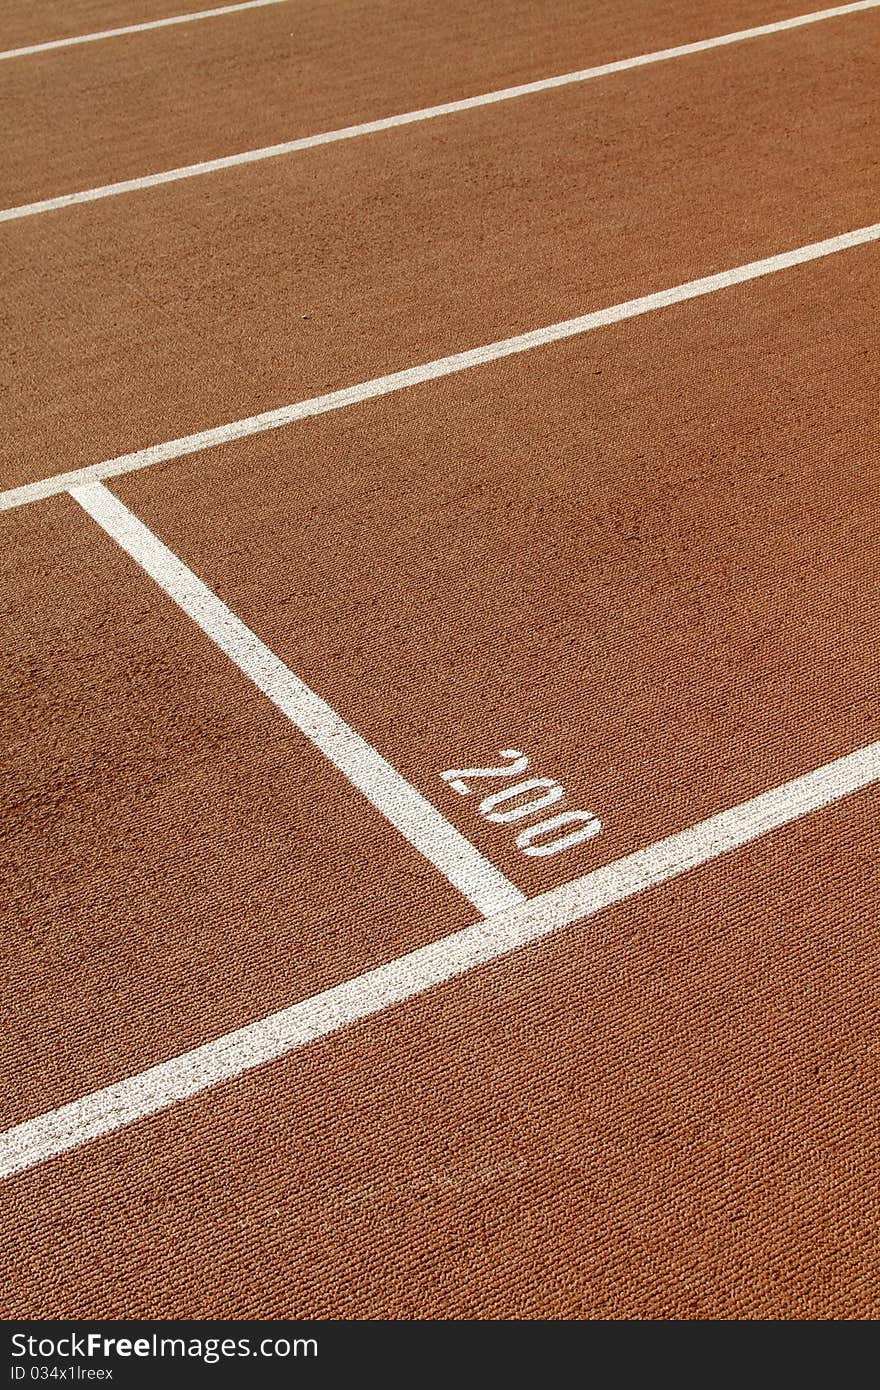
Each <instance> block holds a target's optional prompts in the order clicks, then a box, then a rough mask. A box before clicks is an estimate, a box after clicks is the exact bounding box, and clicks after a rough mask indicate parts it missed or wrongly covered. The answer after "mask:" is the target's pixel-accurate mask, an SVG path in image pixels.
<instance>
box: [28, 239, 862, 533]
mask: <svg viewBox="0 0 880 1390" xmlns="http://www.w3.org/2000/svg"><path fill="white" fill-rule="evenodd" d="M878 238H880V222H875V223H874V224H873V225H872V226H870V227H859V228H858V229H857V230H855V231H852V232H843V233H842V234H841V235H840V236H834V237H829V238H828V239H827V240H826V241H816V242H811V243H810V244H809V245H807V246H799V247H797V249H796V250H794V251H783V252H781V253H779V254H778V255H775V256H767V257H766V258H765V259H764V260H760V261H750V262H749V263H748V264H747V265H740V266H735V267H734V268H733V269H731V270H722V271H720V272H719V273H718V274H717V275H706V276H704V277H703V278H702V279H699V280H688V281H687V282H686V283H685V284H682V285H675V286H673V287H672V288H671V289H666V290H659V291H657V292H656V293H654V294H647V295H644V296H642V298H640V299H628V300H625V301H624V302H623V303H622V304H612V305H611V306H610V308H607V309H597V310H596V311H595V312H594V313H590V314H582V315H581V316H579V317H578V318H573V319H564V320H563V321H562V322H561V323H551V324H550V325H549V326H548V327H546V328H536V329H533V330H532V331H530V332H528V333H520V334H518V335H517V336H516V337H514V338H503V339H501V340H500V341H499V342H495V343H486V344H484V345H483V346H482V347H476V348H470V349H468V350H467V351H466V352H456V353H453V354H452V355H451V356H449V357H440V358H437V359H436V360H435V361H433V362H424V363H422V364H421V365H420V366H417V367H407V368H406V369H405V370H404V371H400V372H391V373H390V374H389V375H388V376H380V377H375V378H374V379H373V380H372V381H363V382H361V383H360V384H359V385H357V386H346V387H343V388H342V389H341V390H339V391H331V392H330V393H329V394H328V395H326V396H314V397H312V398H311V399H310V400H305V401H297V402H295V403H294V404H293V405H284V406H280V407H279V408H278V409H276V410H266V411H263V412H262V413H261V414H259V415H249V416H246V417H245V418H244V419H241V420H232V421H231V422H230V423H228V424H225V425H217V426H215V427H214V428H213V429H208V430H201V431H200V432H199V433H198V434H188V435H185V436H183V438H181V439H171V440H168V441H167V443H165V444H153V445H151V446H150V447H149V448H146V449H138V450H137V451H136V452H135V453H133V454H122V455H120V456H119V457H118V458H113V459H108V460H107V461H106V462H104V463H94V464H89V465H87V466H86V467H85V468H76V469H73V470H72V471H71V472H69V473H57V474H55V476H54V477H49V478H40V479H38V480H37V481H35V482H32V483H24V484H22V486H20V487H14V488H9V489H7V491H5V492H0V511H6V510H8V509H10V508H12V507H22V506H25V505H26V504H27V503H28V502H36V501H38V500H39V499H40V498H42V497H51V496H53V495H54V494H55V493H59V492H67V491H68V490H69V489H70V488H71V487H76V486H78V485H80V484H82V483H88V482H95V481H98V480H100V479H102V478H112V477H116V476H117V475H118V474H120V473H131V472H134V471H136V470H137V469H139V468H149V467H150V466H151V465H153V464H156V463H164V462H165V461H166V460H168V459H175V458H183V457H184V455H186V454H196V453H199V452H200V451H201V450H203V449H211V448H214V447H215V446H216V445H218V444H229V443H231V442H232V441H233V440H236V439H246V438H247V437H248V436H249V435H253V434H262V433H264V432H265V431H266V430H277V429H281V428H283V426H285V425H289V424H292V423H293V422H294V421H296V420H305V419H308V418H309V417H310V416H312V415H323V414H326V413H327V412H328V411H331V410H342V409H344V408H345V407H347V406H351V405H357V404H359V403H360V402H361V401H368V400H373V399H375V398H376V397H377V396H387V395H389V394H390V393H391V392H393V391H403V390H405V389H407V388H408V387H410V386H418V385H420V384H422V383H423V382H427V381H436V380H437V379H438V378H440V377H445V376H451V375H453V374H454V373H456V372H463V371H466V370H468V369H469V368H471V367H480V366H483V365H485V364H486V363H487V362H494V361H496V360H497V359H498V358H501V357H511V356H513V355H514V354H515V353H519V352H530V351H531V350H532V349H533V348H540V347H546V346H547V345H548V344H549V343H557V342H561V341H562V340H563V339H565V338H574V337H577V336H578V335H580V334H582V333H591V332H592V331H593V330H594V329H596V328H603V327H606V326H607V325H609V324H612V323H621V322H622V321H623V320H625V319H631V318H637V317H638V316H639V315H640V314H649V313H653V311H654V310H655V309H666V308H669V307H670V306H671V305H673V304H681V303H683V302H684V301H685V300H688V299H697V298H699V297H700V296H701V295H706V294H714V293H715V292H716V291H717V290H725V289H729V288H730V287H731V286H733V285H741V284H743V283H745V282H746V281H747V280H757V279H759V278H760V277H761V276H764V275H773V274H775V273H776V272H777V271H780V270H789V269H791V268H792V267H793V266H796V265H803V264H805V263H806V262H807V261H814V260H819V259H820V258H821V257H822V256H831V255H834V254H835V253H836V252H838V251H846V250H848V249H850V248H852V247H856V246H864V245H866V244H867V243H868V242H872V241H877V240H878Z"/></svg>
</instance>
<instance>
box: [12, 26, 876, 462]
mask: <svg viewBox="0 0 880 1390" xmlns="http://www.w3.org/2000/svg"><path fill="white" fill-rule="evenodd" d="M820 27H821V26H820ZM785 38H786V42H785V47H784V53H785V58H786V68H785V73H784V76H783V78H782V79H781V81H779V79H778V60H777V59H775V58H774V55H773V52H772V51H771V50H772V43H773V41H770V40H768V41H767V43H766V44H761V45H759V46H758V47H757V48H755V49H754V50H753V52H752V53H751V54H750V55H749V57H748V60H746V59H745V58H744V55H743V52H742V51H736V50H734V49H729V50H721V51H718V52H715V53H712V54H704V55H702V56H701V57H698V58H694V59H693V60H689V68H688V71H689V74H690V77H689V84H688V96H687V100H686V102H685V98H684V96H683V92H682V88H681V84H680V83H678V82H677V81H674V80H672V79H671V78H670V77H669V72H670V71H671V69H670V68H669V67H667V70H666V73H665V74H664V73H663V72H662V70H661V68H659V67H658V68H655V69H645V70H642V71H640V72H639V73H637V74H631V73H630V74H623V75H622V77H621V78H620V79H615V80H614V93H615V96H616V100H612V99H611V89H610V88H607V89H606V91H605V92H604V94H603V96H602V98H601V99H599V97H598V96H597V91H596V84H593V87H592V89H591V91H590V93H587V91H586V89H585V90H583V91H581V92H579V93H578V94H577V96H576V97H575V96H574V95H573V93H572V91H571V89H568V90H565V91H559V92H553V93H547V94H545V95H544V96H542V97H539V98H535V99H534V100H532V101H530V102H529V103H524V104H522V103H521V104H520V105H519V106H517V104H516V103H511V104H510V105H509V106H508V107H507V108H506V109H505V110H504V111H503V113H502V109H501V108H494V109H491V110H489V109H487V110H485V111H482V112H479V113H474V112H469V113H467V115H466V117H461V118H456V120H455V121H454V122H449V123H446V124H444V125H443V129H442V132H441V130H440V125H441V124H442V123H434V128H430V127H429V126H424V127H420V128H418V129H416V128H410V129H408V130H405V131H398V132H390V133H389V134H388V136H387V138H386V137H383V140H382V142H381V144H380V143H371V142H353V144H351V145H349V146H348V147H347V148H345V147H342V146H333V147H328V148H327V149H326V150H320V151H310V152H308V156H309V157H308V158H307V159H306V160H304V161H301V162H300V161H293V162H291V161H287V162H284V161H282V164H283V173H284V178H281V172H282V164H279V165H277V166H276V169H275V173H274V174H273V177H272V178H269V175H268V172H267V169H266V168H265V167H263V169H262V170H261V169H260V168H259V166H255V167H254V168H252V169H248V170H236V171H233V172H232V173H230V174H227V175H224V176H222V177H219V178H218V179H217V180H216V181H215V182H214V183H213V184H212V192H211V197H210V199H206V198H205V196H204V194H205V190H204V188H202V189H201V192H200V194H199V196H196V194H195V192H194V190H193V189H192V187H187V186H184V185H181V186H179V187H176V188H167V189H163V190H152V191H151V192H150V194H149V196H147V195H144V196H143V198H142V199H140V198H138V199H134V200H131V199H128V200H116V204H117V206H113V205H112V202H113V200H111V204H94V205H91V206H89V207H87V208H82V209H79V210H78V211H77V216H76V218H75V219H74V220H73V221H70V220H69V219H68V217H67V215H64V216H62V215H61V214H58V215H57V216H56V215H55V214H53V215H52V216H51V217H46V218H36V219H32V220H31V221H30V222H25V223H11V224H7V225H6V226H5V227H4V228H3V229H0V242H2V244H3V246H4V248H5V250H6V252H7V255H6V259H5V261H4V266H5V273H6V275H7V276H8V283H9V285H10V286H13V287H14V293H13V294H12V295H10V296H8V297H7V303H6V306H5V330H6V332H5V337H4V340H3V348H2V352H0V360H2V361H3V365H4V367H5V368H6V371H7V376H8V378H9V380H10V383H11V384H10V389H9V393H8V394H9V400H8V406H7V414H6V421H7V431H6V435H7V437H6V440H5V441H4V445H5V447H4V450H3V465H2V473H3V476H2V481H3V483H4V485H7V486H9V485H12V484H14V483H18V482H24V481H27V480H29V479H31V478H34V477H39V476H42V475H44V474H45V473H46V472H47V471H53V472H54V471H57V472H62V471H65V469H67V468H69V467H74V466H79V465H82V464H85V463H91V462H98V461H100V460H101V459H105V458H109V457H112V456H114V455H116V454H119V453H125V452H128V451H129V450H131V449H134V448H138V447H141V446H143V445H145V444H150V443H153V442H158V441H161V440H163V439H168V438H174V437H176V436H178V435H181V434H187V433H190V432H192V431H194V430H199V429H203V428H205V427H206V425H209V424H216V423H220V422H223V421H226V420H229V419H234V418H236V417H237V416H245V415H250V414H253V413H254V412H255V411H256V410H259V409H266V408H269V407H272V406H276V405H279V404H284V403H286V402H288V401H291V400H297V399H301V398H304V397H307V396H311V395H319V394H321V393H322V392H325V391H327V390H332V389H334V388H336V387H340V386H346V385H349V384H352V383H353V382H357V381H359V380H364V379H366V378H369V377H371V376H374V375H381V374H383V373H385V372H388V371H391V370H395V369H398V368H402V367H408V366H410V365H412V364H413V363H417V362H420V361H427V360H430V359H431V358H432V357H436V356H440V355H443V354H445V353H448V352H454V351H456V350H458V349H463V348H466V347H472V346H474V345H477V344H480V343H484V342H487V341H492V340H493V339H495V338H498V337H504V336H507V335H509V334H511V333H515V332H517V331H522V330H524V329H527V328H533V327H535V326H540V325H543V324H546V323H550V322H553V321H554V320H557V319H561V318H566V317H569V316H571V315H572V314H576V313H584V312H589V311H590V310H591V309H593V308H601V307H604V306H606V305H608V304H613V303H617V302H619V301H620V300H622V299H626V298H630V297H634V296H637V295H639V294H644V293H648V292H651V291H653V290H656V289H658V288H664V287H665V286H667V285H674V284H678V283H680V282H681V281H682V280H685V279H689V278H694V277H696V276H698V275H703V274H707V273H710V272H712V271H716V270H719V269H725V268H727V267H728V266H731V265H736V264H741V263H743V262H744V261H747V260H751V259H756V258H758V257H760V256H762V255H767V254H773V253H775V252H778V251H780V250H783V249H790V248H792V247H796V246H798V245H802V244H804V243H805V242H807V241H811V240H820V239H822V238H823V237H824V236H830V235H835V234H837V233H839V232H841V231H842V230H848V229H850V228H853V227H858V226H863V225H865V224H867V223H870V222H872V221H876V177H875V158H874V153H873V143H872V141H871V140H870V138H869V134H868V124H867V123H868V121H869V119H870V115H871V112H872V111H873V109H874V108H875V107H876V103H877V95H876V84H875V83H874V82H873V74H871V81H870V83H868V82H867V77H866V74H867V66H868V65H867V63H866V61H865V60H864V58H863V57H860V56H859V54H858V53H856V52H854V51H853V50H852V48H851V46H850V44H849V42H847V43H846V44H843V45H834V44H832V43H831V42H830V39H829V40H828V42H826V43H824V44H822V45H818V44H817V42H816V39H815V34H814V33H812V34H811V33H809V32H808V31H806V30H803V31H798V32H797V35H796V36H791V35H788V36H785ZM759 53H760V54H761V55H762V58H761V61H758V60H757V56H756V55H757V54H759ZM710 60H711V61H710ZM844 72H846V74H847V77H846V83H844V81H843V73H844ZM863 73H864V74H865V77H864V79H863V76H862V74H863ZM623 79H626V80H625V81H624V80H623ZM719 84H720V85H719ZM774 84H776V86H775V90H774ZM744 111H745V112H747V113H748V116H747V120H744V117H743V112H744ZM593 123H595V129H594V124H593ZM658 123H661V124H662V125H663V126H665V127H666V128H668V129H674V128H676V127H677V126H678V125H679V124H681V123H683V127H684V128H683V131H682V134H681V137H680V138H679V137H678V136H677V137H676V139H675V140H672V139H666V138H658V140H657V141H656V142H655V144H653V145H650V144H649V143H646V142H645V141H644V139H643V136H642V132H643V130H644V129H645V128H650V127H651V126H652V125H653V126H657V125H658ZM453 126H454V131H453ZM785 128H788V129H789V131H790V133H789V134H787V135H786V137H785V139H784V140H781V139H780V131H781V130H782V129H785ZM597 130H598V131H601V136H599V135H597V134H596V131H597ZM453 137H454V138H453ZM355 146H357V149H356V148H355ZM368 147H369V148H368ZM624 163H625V164H626V166H627V168H628V172H627V175H626V177H625V178H622V177H621V172H620V171H621V167H622V164H624ZM427 168H430V169H431V171H432V173H431V178H430V180H428V179H426V175H425V170H426V169H427ZM193 182H195V183H198V182H199V181H198V180H196V181H193ZM829 189H830V190H832V191H831V192H829ZM121 201H124V202H125V207H124V209H123V208H122V207H121V206H118V204H120V202H121ZM136 208H137V215H135V210H136ZM404 209H405V212H406V216H405V217H402V216H401V214H402V212H403V210H404ZM634 245H637V246H638V248H639V252H638V255H635V256H634V255H633V253H632V247H633V246H634ZM206 361H208V362H209V363H210V368H209V370H206V369H205V362H206ZM47 459H49V460H51V461H52V465H51V468H50V469H47V467H46V460H47Z"/></svg>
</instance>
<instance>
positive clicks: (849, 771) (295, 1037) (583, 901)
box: [0, 743, 880, 1177]
mask: <svg viewBox="0 0 880 1390" xmlns="http://www.w3.org/2000/svg"><path fill="white" fill-rule="evenodd" d="M878 780H880V743H873V744H870V745H869V746H868V747H867V748H862V749H860V750H859V751H858V752H855V753H851V754H849V755H848V756H847V757H844V758H840V759H838V760H837V761H836V762H833V763H828V764H827V765H826V766H825V767H820V768H818V769H817V770H816V771H815V772H809V773H807V774H806V776H804V777H798V778H796V779H795V780H794V781H793V782H787V783H785V785H784V786H781V787H777V788H776V789H775V790H774V791H769V792H765V793H764V794H763V795H761V796H756V797H754V798H753V799H752V800H751V801H745V802H743V803H742V804H741V805H739V806H735V807H733V809H732V810H729V811H722V812H721V814H720V815H716V816H712V817H710V819H709V820H705V821H703V822H702V823H701V824H699V825H695V826H694V827H693V828H692V829H690V830H684V831H682V832H680V833H679V834H677V835H671V836H669V838H668V839H666V840H661V841H659V843H657V844H654V845H651V846H649V847H648V848H647V849H642V850H638V851H636V853H635V854H629V855H627V856H626V858H625V859H619V860H617V862H616V863H614V864H608V865H606V866H605V867H604V868H601V869H596V870H594V871H593V872H592V873H590V874H586V875H584V877H582V878H577V879H575V880H573V882H571V883H566V884H564V885H563V886H562V887H561V888H553V889H551V890H550V891H549V892H547V893H542V894H540V896H539V897H536V898H532V900H531V901H530V902H523V903H520V904H519V905H518V906H515V907H510V908H507V909H505V910H504V911H503V912H500V913H498V914H497V916H495V917H493V918H491V919H490V920H489V921H485V922H478V923H476V924H474V925H473V926H470V927H466V928H465V929H464V930H463V931H459V932H455V933H454V934H453V935H451V936H446V937H443V938H442V939H441V940H440V941H435V942H433V943H432V944H431V945H430V946H423V947H421V949H420V950H417V951H411V952H410V953H409V954H408V955H405V956H401V957H400V958H399V959H398V960H395V961H391V962H390V963H389V964H388V965H382V966H379V968H378V969H376V970H370V971H367V973H366V974H363V975H358V976H357V977H356V978H355V979H353V980H348V981H347V982H346V983H345V984H341V985H336V986H334V988H333V989H328V990H324V991H323V993H321V994H316V995H314V996H313V997H312V998H311V999H306V1000H304V1001H303V1002H302V1003H299V1004H293V1005H292V1006H291V1007H290V1008H286V1009H282V1010H280V1012H278V1013H275V1014H271V1015H270V1016H269V1017H268V1018H264V1019H261V1020H260V1021H259V1022H257V1023H251V1024H249V1025H248V1026H247V1027H245V1028H238V1029H236V1031H235V1032H233V1033H227V1034H226V1035H225V1036H223V1037H221V1038H216V1039H215V1040H214V1041H213V1042H209V1043H205V1044H204V1045H203V1046H201V1047H197V1048H194V1049H193V1050H192V1051H191V1052H185V1053H184V1054H183V1055H182V1056H180V1057H174V1058H172V1059H171V1060H170V1061H167V1062H160V1063H159V1064H158V1066H154V1067H150V1068H149V1069H148V1070H147V1071H144V1072H140V1073H139V1074H138V1075H137V1076H132V1077H128V1078H127V1079H126V1080H124V1081H118V1082H116V1083H115V1084H113V1085H112V1086H106V1087H104V1088H103V1089H102V1090H100V1091H95V1092H94V1093H93V1094H91V1095H88V1096H84V1097H83V1098H82V1099H81V1100H75V1101H73V1102H71V1103H70V1104H69V1105H62V1106H60V1107H59V1109H57V1110H51V1111H49V1112H48V1113H47V1114H45V1115H39V1116H38V1117H37V1118H35V1119H32V1120H26V1121H25V1122H24V1123H23V1124H20V1125H16V1126H15V1127H14V1128H13V1129H10V1130H7V1131H6V1133H5V1134H2V1135H0V1177H9V1176H11V1175H12V1174H13V1173H18V1172H21V1171H22V1170H24V1169H26V1168H31V1167H33V1166H34V1165H35V1164H37V1163H43V1162H45V1161H46V1160H47V1159H50V1158H54V1157H56V1156H57V1155H59V1154H63V1153H65V1152H66V1151H67V1150H69V1149H75V1148H77V1147H78V1146H79V1145H81V1144H85V1143H87V1142H88V1141H89V1140H92V1139H97V1138H99V1137H100V1136H101V1135H104V1134H109V1133H111V1132H112V1131H113V1130H116V1129H120V1128H121V1127H122V1126H124V1125H129V1124H132V1123H134V1121H136V1120H141V1119H144V1118H145V1117H146V1116H148V1115H153V1114H155V1113H156V1112H157V1111H160V1110H165V1109H166V1108H167V1107H168V1106H171V1105H175V1104H177V1103H178V1102H179V1101H182V1100H184V1099H186V1098H187V1097H188V1096H193V1095H196V1094H198V1092H200V1091H204V1090H207V1089H208V1088H209V1087H211V1086H216V1085H218V1084H219V1083H220V1082H222V1081H228V1080H231V1079H232V1078H233V1077H237V1076H241V1075H242V1073H244V1072H247V1071H250V1070H252V1069H253V1068H254V1067H258V1066H261V1065H262V1064H263V1063H265V1062H271V1061H272V1060H274V1059H275V1058H278V1057H282V1056H284V1055H285V1054H286V1053H289V1052H292V1051H294V1050H295V1049H297V1048H300V1047H305V1046H306V1044H308V1043H311V1042H314V1041H315V1040H317V1039H318V1038H323V1037H326V1036H327V1035H328V1034H329V1033H335V1032H337V1031H338V1030H339V1029H341V1028H345V1027H347V1026H348V1025H349V1024H352V1023H355V1022H356V1021H357V1020H359V1019H363V1018H368V1017H369V1016H370V1015H371V1014H376V1013H379V1012H381V1011H382V1010H384V1009H387V1008H390V1007H391V1005H393V1004H399V1003H401V1002H402V1001H403V1000H405V999H411V998H412V997H413V996H415V995H419V994H423V993H424V992H425V991H426V990H429V989H433V988H434V987H435V986H437V985H440V984H443V983H444V982H445V981H447V980H452V979H454V978H455V977H456V976H459V975H464V974H465V973H466V972H468V971H470V970H474V969H475V968H476V967H477V966H480V965H484V964H485V963H486V962H488V961H493V960H497V959H498V957H499V956H504V955H507V954H508V952H510V951H514V950H516V949H517V948H518V947H521V946H525V945H527V944H529V943H530V942H533V941H538V940H539V939H540V938H541V937H543V936H549V935H550V934H551V933H552V932H556V931H559V930H560V929H561V928H562V927H567V926H570V925H571V924H572V923H574V922H579V921H582V920H583V919H584V918H586V917H592V916H594V915H595V914H596V913H598V912H601V911H602V910H603V909H604V908H607V907H610V906H611V905H612V904H614V903H619V902H623V901H624V899H626V898H630V897H633V896H634V895H635V894H637V893H643V892H644V891H645V890H646V889H648V888H652V887H654V886H656V885H657V884H660V883H665V882H667V881H668V880H669V879H672V878H677V877H678V876H679V875H680V874H684V873H687V872H688V870H690V869H693V868H696V867H697V866H698V865H700V864H705V863H708V862H709V861H710V860H712V859H717V858H718V857H719V856H720V855H723V854H728V853H729V852H730V851H731V850H734V849H737V848H739V847H740V846H742V845H746V844H748V843H749V842H750V841H751V840H755V839H757V838H758V837H759V836H761V835H766V834H767V833H768V832H770V831H771V830H776V829H778V828H779V827H780V826H783V825H787V824H788V823H789V822H790V821H794V820H797V819H798V818H799V817H801V816H805V815H807V814H808V813H809V812H811V811H815V810H818V809H819V808H820V807H822V806H827V805H829V804H830V803H831V802H834V801H838V800H840V798H841V797H845V796H849V795H851V794H852V793H853V792H856V791H859V790H860V789H862V788H864V787H867V786H869V785H871V783H874V782H877V781H878ZM398 1023H399V1025H400V1026H403V1025H404V1024H405V1016H404V1017H401V1019H400V1020H399V1021H398Z"/></svg>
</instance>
